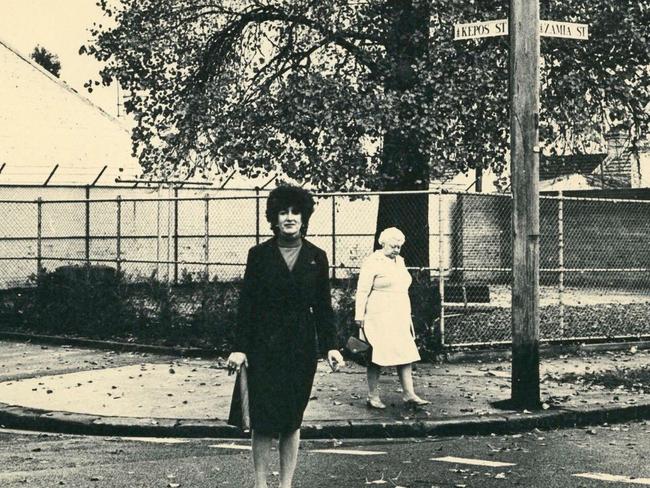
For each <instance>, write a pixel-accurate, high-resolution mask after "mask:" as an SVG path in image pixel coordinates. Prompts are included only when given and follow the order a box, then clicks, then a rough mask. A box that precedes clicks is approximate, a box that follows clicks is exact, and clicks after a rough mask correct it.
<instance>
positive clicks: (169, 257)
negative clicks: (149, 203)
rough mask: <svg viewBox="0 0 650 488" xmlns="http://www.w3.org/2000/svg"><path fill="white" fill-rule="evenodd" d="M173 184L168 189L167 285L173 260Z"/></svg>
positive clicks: (169, 281)
mask: <svg viewBox="0 0 650 488" xmlns="http://www.w3.org/2000/svg"><path fill="white" fill-rule="evenodd" d="M172 194H173V189H172V184H171V183H170V184H169V188H168V189H167V254H166V257H167V264H166V266H165V270H166V271H165V279H166V280H167V285H168V286H169V285H170V283H171V260H172V225H173V224H172V200H171V199H172Z"/></svg>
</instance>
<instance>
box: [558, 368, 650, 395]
mask: <svg viewBox="0 0 650 488" xmlns="http://www.w3.org/2000/svg"><path fill="white" fill-rule="evenodd" d="M558 381H560V382H563V383H573V384H581V385H586V386H602V387H605V388H607V389H608V390H617V389H621V388H623V389H625V390H631V391H638V392H642V391H645V390H647V389H648V388H649V387H650V366H642V367H640V368H637V369H627V368H616V369H609V370H606V371H601V372H589V373H586V374H583V375H578V374H575V373H567V374H564V375H562V376H561V377H560V378H559V379H558Z"/></svg>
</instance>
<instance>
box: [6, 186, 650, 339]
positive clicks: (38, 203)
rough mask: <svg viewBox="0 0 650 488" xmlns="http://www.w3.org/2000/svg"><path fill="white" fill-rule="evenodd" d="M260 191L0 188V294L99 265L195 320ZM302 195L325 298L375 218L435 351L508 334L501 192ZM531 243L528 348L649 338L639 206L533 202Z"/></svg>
mask: <svg viewBox="0 0 650 488" xmlns="http://www.w3.org/2000/svg"><path fill="white" fill-rule="evenodd" d="M266 194H267V191H266V190H260V189H257V190H247V191H237V192H235V191H228V190H215V189H206V188H198V189H197V188H163V187H159V188H124V187H100V188H96V187H92V188H90V187H87V188H79V189H72V190H71V189H56V188H53V189H49V188H48V189H43V188H26V189H24V191H22V192H21V191H18V190H17V189H15V188H9V189H7V188H0V209H1V211H2V212H3V215H5V218H4V219H3V220H2V221H1V222H0V288H1V289H4V290H5V294H6V292H7V291H9V290H19V289H23V288H29V287H30V286H31V287H33V285H34V284H35V283H36V278H37V276H38V273H39V270H40V272H41V273H42V272H51V271H53V270H55V269H57V268H60V267H62V266H75V265H76V266H79V265H96V266H108V267H111V268H113V269H115V270H116V271H117V273H118V274H119V275H120V276H122V277H123V281H124V283H126V284H127V285H129V290H130V291H129V293H130V299H131V300H132V301H133V300H135V301H139V304H140V309H141V310H145V311H146V313H150V314H153V315H157V316H162V315H164V314H165V313H167V312H165V307H166V306H168V305H169V303H171V302H173V304H174V310H176V312H174V313H179V314H181V315H182V316H183V317H184V318H183V320H190V321H191V320H196V321H199V320H200V317H198V315H200V314H201V313H203V312H201V310H202V309H204V308H205V302H206V300H210V296H209V293H213V292H214V290H215V287H216V288H219V290H220V292H219V293H221V294H223V293H225V294H232V293H236V283H237V280H238V279H240V278H241V277H242V275H243V271H244V267H245V261H246V255H247V252H248V249H249V248H250V247H251V246H253V245H255V244H257V243H259V242H262V241H263V240H266V239H268V238H269V237H271V235H272V234H271V231H270V228H269V225H268V223H267V222H266V219H265V217H264V209H265V206H266V201H265V200H266ZM316 200H317V207H316V210H315V213H314V215H313V217H312V219H311V222H310V226H309V239H310V240H311V241H312V242H313V243H314V244H316V245H317V246H319V247H321V248H323V249H324V250H325V251H326V252H327V254H328V258H329V260H330V265H331V276H332V278H333V279H335V283H337V284H338V285H341V283H343V284H347V285H346V286H347V288H346V289H345V290H344V291H343V292H340V291H337V292H336V293H338V294H339V295H346V294H347V297H348V298H349V295H350V294H352V293H353V287H354V283H355V279H356V275H357V273H358V268H359V266H360V264H361V262H362V260H363V259H364V258H365V257H366V256H367V255H368V254H370V253H371V252H372V250H373V245H374V242H375V229H376V228H377V225H378V222H379V225H380V226H383V225H384V224H386V225H396V226H398V227H400V228H401V229H402V230H403V231H404V233H405V234H406V236H407V243H406V245H405V247H404V253H406V254H410V255H417V256H418V259H419V262H420V263H424V265H422V266H418V268H419V270H420V273H425V274H426V276H427V280H426V281H428V286H427V287H424V288H422V289H421V290H420V291H418V293H428V294H433V291H435V292H436V296H435V297H433V296H432V297H425V296H423V295H422V296H419V297H418V298H417V299H416V301H417V303H414V309H415V308H417V307H420V306H422V303H424V302H426V301H427V300H428V299H429V298H431V299H435V300H437V299H438V298H437V295H438V294H439V295H440V301H441V304H440V305H441V306H440V309H439V310H436V311H435V313H434V314H428V315H427V318H426V320H427V323H426V324H425V326H426V327H427V328H428V329H430V330H431V333H432V334H433V335H434V336H435V340H436V341H437V343H439V344H443V345H444V346H470V345H485V344H495V343H507V342H509V341H510V340H511V323H510V317H511V316H510V306H511V293H512V289H511V266H512V262H511V261H512V231H511V205H512V199H511V198H510V196H508V195H487V194H479V193H455V192H454V193H452V192H442V191H431V192H411V193H408V192H401V193H372V192H366V193H332V194H319V195H317V197H316ZM380 207H381V211H380ZM378 219H379V220H378ZM418 235H419V236H420V238H419V239H417V238H415V237H414V236H418ZM411 237H412V238H411ZM539 242H540V317H541V319H540V335H541V338H542V340H544V341H571V340H574V341H575V340H587V339H612V338H637V337H646V336H650V201H649V200H638V199H612V198H607V199H604V198H593V197H590V198H582V197H576V196H565V195H562V194H559V195H547V196H543V197H542V198H541V201H540V241H539ZM409 246H410V249H409ZM427 262H428V266H427V265H426V263H427ZM413 271H414V272H415V271H416V269H413ZM161 289H164V290H167V291H166V294H165V295H164V298H165V300H162V299H161V298H160V297H161V296H162V295H160V293H162V292H161V291H160V290H161ZM210 290H211V291H210ZM154 295H156V296H157V298H152V297H153V296H154ZM217 295H218V296H222V295H219V294H217ZM335 295H336V294H335ZM163 302H164V303H163ZM421 302H422V303H421ZM165 303H166V304H167V305H165ZM170 310H171V309H170ZM231 312H232V311H231V310H228V313H231ZM169 313H172V312H169ZM188 317H189V319H188ZM178 320H181V319H180V318H178Z"/></svg>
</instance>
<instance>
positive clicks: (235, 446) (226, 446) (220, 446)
mask: <svg viewBox="0 0 650 488" xmlns="http://www.w3.org/2000/svg"><path fill="white" fill-rule="evenodd" d="M208 447H212V448H213V449H238V450H240V451H250V450H251V449H252V447H251V446H243V445H241V444H212V445H210V446H208Z"/></svg>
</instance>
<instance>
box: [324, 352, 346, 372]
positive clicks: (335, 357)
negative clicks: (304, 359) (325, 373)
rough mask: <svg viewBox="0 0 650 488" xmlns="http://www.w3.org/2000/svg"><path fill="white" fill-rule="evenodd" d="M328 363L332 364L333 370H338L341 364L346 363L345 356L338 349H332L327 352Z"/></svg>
mask: <svg viewBox="0 0 650 488" xmlns="http://www.w3.org/2000/svg"><path fill="white" fill-rule="evenodd" d="M327 364H329V365H330V368H331V369H332V371H338V370H339V366H340V365H341V364H345V362H344V361H343V356H342V355H341V353H340V352H339V351H337V350H336V349H330V350H329V351H328V352H327Z"/></svg>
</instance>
